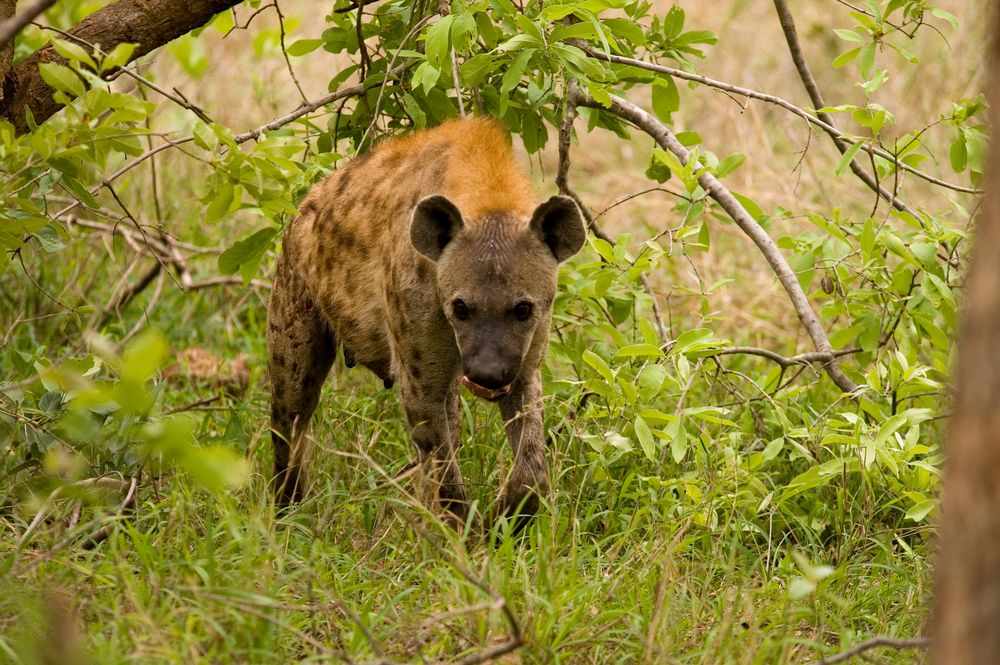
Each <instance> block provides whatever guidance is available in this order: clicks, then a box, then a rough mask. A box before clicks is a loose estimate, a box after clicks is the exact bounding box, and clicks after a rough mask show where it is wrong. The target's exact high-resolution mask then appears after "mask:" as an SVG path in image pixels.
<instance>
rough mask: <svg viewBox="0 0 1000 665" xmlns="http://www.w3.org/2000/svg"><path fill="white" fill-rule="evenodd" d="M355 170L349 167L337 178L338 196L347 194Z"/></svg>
mask: <svg viewBox="0 0 1000 665" xmlns="http://www.w3.org/2000/svg"><path fill="white" fill-rule="evenodd" d="M353 170H354V169H353V168H351V167H347V168H345V169H344V170H342V171H340V173H339V174H338V176H337V196H338V197H340V196H343V195H344V194H346V193H347V188H348V187H350V186H351V173H352V171H353Z"/></svg>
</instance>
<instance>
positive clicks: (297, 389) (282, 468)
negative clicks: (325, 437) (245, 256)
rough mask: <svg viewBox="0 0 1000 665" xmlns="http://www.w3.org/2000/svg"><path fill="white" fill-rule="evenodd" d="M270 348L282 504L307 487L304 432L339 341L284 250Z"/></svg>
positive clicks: (271, 312) (271, 309)
mask: <svg viewBox="0 0 1000 665" xmlns="http://www.w3.org/2000/svg"><path fill="white" fill-rule="evenodd" d="M267 351H268V354H267V355H268V371H269V373H270V375H271V441H272V444H273V448H274V477H273V478H272V484H273V487H274V492H275V498H276V500H277V502H278V505H279V506H287V505H288V504H289V503H290V502H292V501H298V500H299V499H301V498H302V495H303V494H304V493H305V469H304V466H303V465H304V463H305V458H306V452H307V451H306V436H305V434H306V430H307V428H308V425H309V419H310V418H311V417H312V414H313V411H315V410H316V404H317V402H318V401H319V395H320V390H321V389H322V387H323V380H324V379H325V378H326V375H327V374H328V373H329V372H330V366H331V365H332V364H333V360H334V357H335V356H336V341H335V339H334V336H333V333H332V332H331V331H330V329H329V326H328V325H327V322H326V320H325V319H324V318H323V315H322V314H321V313H320V311H319V309H318V308H317V306H316V304H315V303H314V302H313V301H312V300H311V298H310V297H309V295H308V293H307V291H306V289H305V285H304V284H303V283H302V280H301V279H299V278H298V277H297V276H296V275H295V274H294V271H293V270H292V269H291V266H290V265H289V262H288V260H287V258H286V257H285V256H282V257H281V258H280V259H279V261H278V270H277V274H276V276H275V278H274V287H273V288H272V290H271V300H270V304H269V306H268V310H267Z"/></svg>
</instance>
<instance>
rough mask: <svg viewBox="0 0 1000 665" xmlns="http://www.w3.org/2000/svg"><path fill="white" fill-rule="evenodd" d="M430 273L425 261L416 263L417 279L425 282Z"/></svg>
mask: <svg viewBox="0 0 1000 665" xmlns="http://www.w3.org/2000/svg"><path fill="white" fill-rule="evenodd" d="M429 273H430V267H429V266H428V265H427V262H426V261H422V260H421V261H417V277H418V278H419V279H420V280H421V281H425V280H426V279H427V277H428V275H429Z"/></svg>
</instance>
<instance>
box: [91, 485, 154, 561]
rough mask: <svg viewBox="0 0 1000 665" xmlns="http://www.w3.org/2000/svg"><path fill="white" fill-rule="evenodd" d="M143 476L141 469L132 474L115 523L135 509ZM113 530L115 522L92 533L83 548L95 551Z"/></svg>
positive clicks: (116, 512) (116, 513)
mask: <svg viewBox="0 0 1000 665" xmlns="http://www.w3.org/2000/svg"><path fill="white" fill-rule="evenodd" d="M141 476H142V470H141V469H140V470H137V471H136V472H135V473H133V474H132V479H131V480H130V481H129V485H128V491H126V492H125V498H123V499H122V502H121V503H120V504H118V510H116V511H115V521H117V520H118V518H120V517H121V516H122V513H124V512H125V511H126V510H131V509H132V508H134V507H135V503H136V498H137V497H138V493H137V490H138V488H139V478H140V477H141ZM113 530H114V522H109V523H107V524H105V525H104V526H102V527H101V528H100V529H98V530H97V531H95V532H94V533H92V534H91V535H90V536H89V537H88V538H87V539H86V540H85V541H83V544H82V545H81V547H82V548H83V549H85V550H92V549H94V548H95V547H97V546H98V545H99V544H100V543H102V542H104V541H105V540H107V539H108V536H110V535H111V532H112V531H113Z"/></svg>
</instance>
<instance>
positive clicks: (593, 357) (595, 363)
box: [582, 350, 615, 384]
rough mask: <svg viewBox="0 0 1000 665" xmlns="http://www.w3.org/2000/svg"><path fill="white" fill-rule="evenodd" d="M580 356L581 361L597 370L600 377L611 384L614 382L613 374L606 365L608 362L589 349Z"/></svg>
mask: <svg viewBox="0 0 1000 665" xmlns="http://www.w3.org/2000/svg"><path fill="white" fill-rule="evenodd" d="M582 357H583V362H585V363H587V364H588V365H590V366H591V367H593V368H594V369H595V370H597V373H598V374H600V375H601V378H602V379H604V380H605V381H606V382H607V383H608V384H613V383H614V382H615V375H614V373H613V372H612V371H611V368H610V367H608V364H607V363H606V362H604V359H603V358H601V357H600V356H599V355H597V354H596V353H594V352H593V351H590V350H585V351H584V352H583V356H582Z"/></svg>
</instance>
